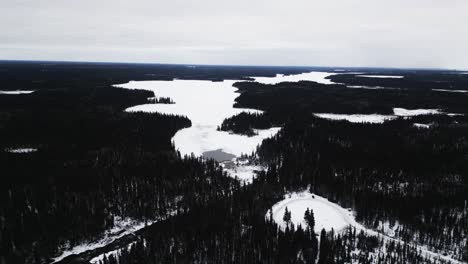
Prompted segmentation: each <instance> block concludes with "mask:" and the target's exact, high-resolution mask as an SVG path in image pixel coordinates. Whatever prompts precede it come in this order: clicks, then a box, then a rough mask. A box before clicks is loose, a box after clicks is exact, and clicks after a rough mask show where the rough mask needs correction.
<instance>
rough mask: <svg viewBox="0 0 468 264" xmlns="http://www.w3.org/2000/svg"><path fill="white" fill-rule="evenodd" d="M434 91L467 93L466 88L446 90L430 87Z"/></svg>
mask: <svg viewBox="0 0 468 264" xmlns="http://www.w3.org/2000/svg"><path fill="white" fill-rule="evenodd" d="M432 91H435V92H448V93H468V90H446V89H432Z"/></svg>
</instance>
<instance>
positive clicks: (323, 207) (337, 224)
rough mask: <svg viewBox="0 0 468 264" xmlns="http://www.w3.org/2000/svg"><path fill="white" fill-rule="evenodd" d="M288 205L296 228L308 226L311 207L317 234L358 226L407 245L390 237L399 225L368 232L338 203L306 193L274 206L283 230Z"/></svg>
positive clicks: (425, 251) (422, 248)
mask: <svg viewBox="0 0 468 264" xmlns="http://www.w3.org/2000/svg"><path fill="white" fill-rule="evenodd" d="M286 206H287V207H288V210H289V211H291V221H292V223H294V225H295V226H297V225H298V224H301V225H302V226H303V227H304V226H305V222H303V217H304V213H305V210H307V207H309V208H310V209H313V211H314V217H315V226H316V228H314V231H315V232H320V231H321V228H320V227H323V228H325V230H327V231H329V230H331V228H333V229H334V231H335V232H340V231H342V230H343V229H344V228H345V227H347V226H352V227H355V228H356V230H357V231H358V232H360V231H361V230H363V231H364V232H366V233H367V234H369V235H373V236H378V237H379V238H382V239H383V242H384V243H386V242H388V241H394V242H397V243H402V244H404V241H402V240H400V239H396V238H393V237H391V236H393V235H394V231H395V230H396V229H394V228H397V227H398V226H399V225H398V224H397V225H396V227H394V226H381V230H383V231H384V232H386V233H387V234H382V233H380V232H378V231H375V230H372V229H368V228H366V227H364V226H363V225H361V224H359V223H358V222H356V220H355V219H354V215H353V213H352V212H351V211H350V210H347V209H345V208H343V207H341V206H339V205H338V204H336V203H332V202H330V201H328V200H327V199H325V198H323V197H320V196H318V195H315V194H311V193H310V192H309V191H307V190H306V191H302V192H294V193H289V194H286V195H285V197H284V200H282V201H280V202H278V203H276V204H275V205H273V207H272V209H271V210H272V213H273V220H274V221H275V222H276V223H277V224H278V225H279V226H280V228H285V226H286V224H285V223H284V221H283V215H284V211H285V208H286ZM271 210H269V211H268V212H267V213H266V215H265V219H267V220H268V219H269V218H270V211H271ZM301 218H302V219H301ZM392 231H393V232H392ZM406 244H408V245H409V246H415V247H416V248H417V250H419V251H420V252H421V253H423V254H424V255H426V256H427V257H430V258H432V259H442V260H445V261H451V262H453V263H459V264H461V263H463V262H461V261H458V260H455V259H453V258H451V257H449V256H444V255H442V254H439V253H435V252H433V251H430V250H428V249H427V248H426V247H425V246H420V245H417V244H415V243H406Z"/></svg>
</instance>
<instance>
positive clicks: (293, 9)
mask: <svg viewBox="0 0 468 264" xmlns="http://www.w3.org/2000/svg"><path fill="white" fill-rule="evenodd" d="M1 9H2V10H1V13H2V16H1V17H0V30H1V32H2V34H1V36H0V59H41V60H86V61H138V62H158V63H200V64H256V65H260V64H274V65H319V66H320V65H324V66H327V65H342V66H389V67H439V68H468V52H465V51H464V49H465V48H464V47H467V46H468V29H467V27H466V25H467V24H468V16H466V15H465V12H466V10H468V2H467V1H464V0H412V1H407V0H405V1H403V0H393V1H389V0H327V1H325V0H323V1H318V0H291V1H279V0H278V1H277V0H270V1H265V0H263V1H261V0H238V1H224V0H203V1H195V0H172V1H160V0H156V1H155V0H153V1H149V0H144V1H128V0H120V1H109V0H102V1H89V0H81V1H55V0H43V1H8V2H6V3H3V4H2V7H1Z"/></svg>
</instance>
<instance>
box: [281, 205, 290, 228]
mask: <svg viewBox="0 0 468 264" xmlns="http://www.w3.org/2000/svg"><path fill="white" fill-rule="evenodd" d="M283 221H284V222H286V225H289V223H290V222H291V212H290V211H289V210H288V207H287V206H286V209H284V215H283Z"/></svg>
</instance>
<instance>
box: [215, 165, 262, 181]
mask: <svg viewBox="0 0 468 264" xmlns="http://www.w3.org/2000/svg"><path fill="white" fill-rule="evenodd" d="M221 165H222V166H223V169H224V171H225V172H227V174H228V175H229V176H231V177H232V178H235V177H237V178H238V179H239V180H240V181H241V182H245V183H246V184H250V183H252V181H253V179H254V178H255V175H256V172H257V171H264V170H265V168H264V167H263V166H260V165H234V166H232V167H229V166H225V164H221Z"/></svg>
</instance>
